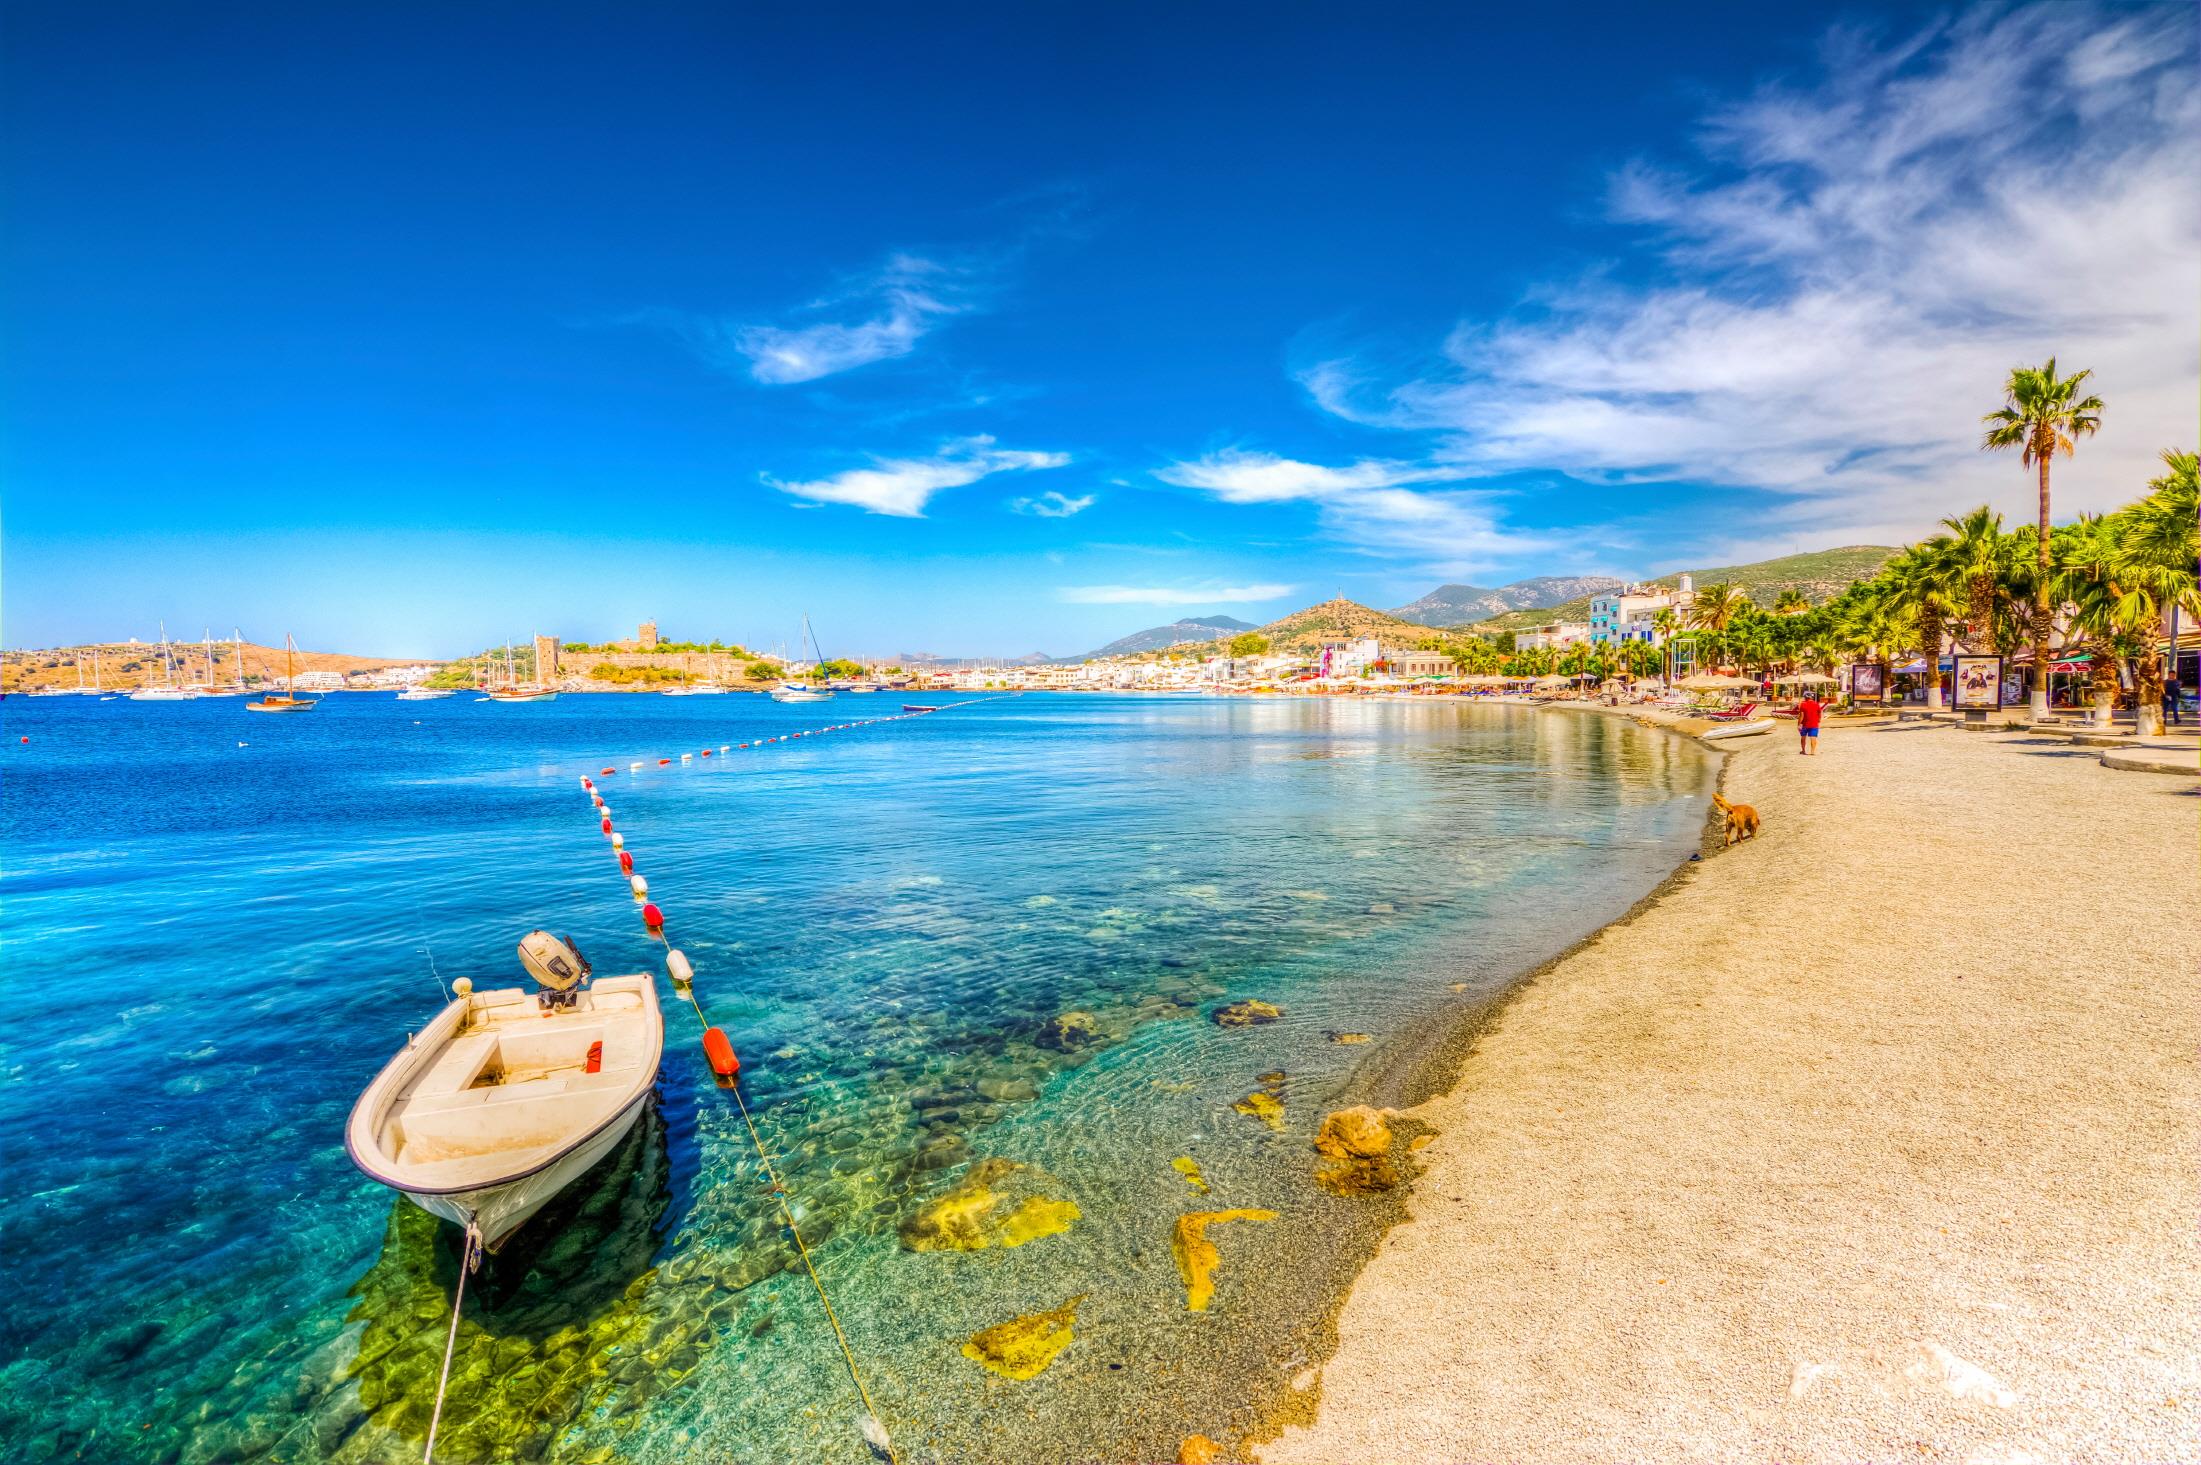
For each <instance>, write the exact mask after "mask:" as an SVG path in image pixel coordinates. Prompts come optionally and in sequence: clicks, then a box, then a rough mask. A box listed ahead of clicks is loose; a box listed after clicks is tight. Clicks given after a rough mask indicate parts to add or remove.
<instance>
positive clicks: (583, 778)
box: [581, 773, 596, 789]
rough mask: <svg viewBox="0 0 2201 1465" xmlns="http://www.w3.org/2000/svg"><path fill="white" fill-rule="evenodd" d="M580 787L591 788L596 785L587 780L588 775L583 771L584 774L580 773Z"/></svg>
mask: <svg viewBox="0 0 2201 1465" xmlns="http://www.w3.org/2000/svg"><path fill="white" fill-rule="evenodd" d="M581 787H583V788H585V789H593V788H595V787H596V785H595V784H593V783H591V782H590V781H589V776H588V775H587V774H585V773H584V774H582V775H581Z"/></svg>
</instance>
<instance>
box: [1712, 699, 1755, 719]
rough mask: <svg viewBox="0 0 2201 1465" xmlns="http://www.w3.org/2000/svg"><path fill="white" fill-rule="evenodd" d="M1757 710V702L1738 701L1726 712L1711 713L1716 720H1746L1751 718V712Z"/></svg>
mask: <svg viewBox="0 0 2201 1465" xmlns="http://www.w3.org/2000/svg"><path fill="white" fill-rule="evenodd" d="M1757 710H1758V704H1757V703H1755V702H1743V703H1738V704H1737V705H1736V706H1734V707H1731V708H1729V709H1728V710H1727V711H1725V712H1714V713H1711V714H1710V716H1711V719H1712V720H1713V721H1714V722H1744V721H1747V720H1748V719H1749V717H1750V714H1751V713H1753V712H1756V711H1757Z"/></svg>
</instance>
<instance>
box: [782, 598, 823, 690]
mask: <svg viewBox="0 0 2201 1465" xmlns="http://www.w3.org/2000/svg"><path fill="white" fill-rule="evenodd" d="M802 638H803V640H804V641H807V642H809V643H810V654H811V656H812V657H813V658H814V661H813V665H814V666H815V667H816V668H818V669H819V674H820V675H823V668H824V666H825V653H824V652H822V651H820V650H819V649H818V636H817V633H816V632H815V631H813V630H811V629H810V617H809V616H807V615H806V616H804V617H803V618H802ZM795 652H796V654H797V655H798V656H799V655H801V654H802V646H801V643H797V645H796V648H795ZM832 695H833V694H832V693H831V692H830V691H827V690H825V689H824V688H822V687H818V686H815V685H812V684H810V683H807V682H795V681H787V682H781V683H780V684H779V685H778V686H776V687H774V688H773V689H772V700H773V701H774V702H823V701H825V700H826V699H827V698H828V697H831V696H832Z"/></svg>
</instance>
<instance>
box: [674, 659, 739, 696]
mask: <svg viewBox="0 0 2201 1465" xmlns="http://www.w3.org/2000/svg"><path fill="white" fill-rule="evenodd" d="M680 676H681V682H680V685H679V686H677V687H667V688H666V689H665V695H666V696H668V697H723V696H725V695H726V689H725V688H724V687H722V686H720V685H719V684H718V683H717V682H715V681H713V680H711V679H710V678H709V677H705V678H704V679H703V680H702V681H700V682H695V681H689V680H688V679H687V678H688V658H687V657H685V656H683V657H681V658H680Z"/></svg>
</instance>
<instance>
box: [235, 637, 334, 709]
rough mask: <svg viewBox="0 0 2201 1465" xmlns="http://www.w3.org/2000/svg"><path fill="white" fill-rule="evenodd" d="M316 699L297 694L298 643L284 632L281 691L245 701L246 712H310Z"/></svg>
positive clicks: (316, 704)
mask: <svg viewBox="0 0 2201 1465" xmlns="http://www.w3.org/2000/svg"><path fill="white" fill-rule="evenodd" d="M318 705H319V703H318V701H317V699H315V698H312V697H301V696H299V695H298V643H297V642H296V641H294V640H292V639H291V638H290V636H289V634H288V633H287V632H286V633H285V634H284V636H283V691H282V692H281V693H280V694H278V693H275V692H270V693H268V694H267V695H266V696H265V697H262V698H261V699H260V700H259V701H257V702H247V703H246V704H245V711H247V712H311V711H313V709H314V708H315V707H316V706H318Z"/></svg>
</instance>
